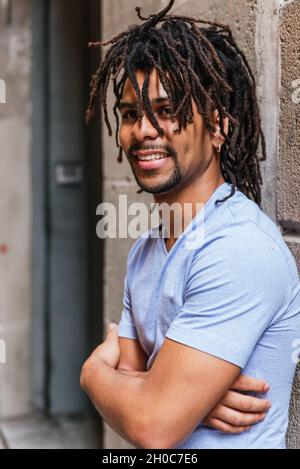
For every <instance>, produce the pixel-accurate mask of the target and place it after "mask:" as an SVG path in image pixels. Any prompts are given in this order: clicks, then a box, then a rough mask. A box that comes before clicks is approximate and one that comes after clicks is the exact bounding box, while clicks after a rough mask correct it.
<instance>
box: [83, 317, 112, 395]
mask: <svg viewBox="0 0 300 469" xmlns="http://www.w3.org/2000/svg"><path fill="white" fill-rule="evenodd" d="M119 360H120V346H119V340H118V326H117V324H113V323H111V324H109V326H108V328H107V333H106V338H105V340H104V342H103V343H102V344H101V345H99V347H97V348H96V349H95V350H94V351H93V353H92V354H91V355H90V357H89V358H88V359H87V360H86V362H85V364H84V365H83V367H82V370H81V376H80V386H81V387H82V388H83V389H85V383H86V378H87V376H88V374H89V372H90V371H91V370H92V369H93V368H97V363H99V362H100V361H102V362H105V363H106V364H107V365H108V366H110V367H112V368H117V366H118V363H119Z"/></svg>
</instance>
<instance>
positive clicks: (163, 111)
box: [158, 107, 171, 117]
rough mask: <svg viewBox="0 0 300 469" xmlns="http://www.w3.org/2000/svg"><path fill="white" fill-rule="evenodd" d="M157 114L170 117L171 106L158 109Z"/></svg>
mask: <svg viewBox="0 0 300 469" xmlns="http://www.w3.org/2000/svg"><path fill="white" fill-rule="evenodd" d="M158 113H159V115H162V116H163V117H170V115H171V108H170V107H163V108H161V109H160V110H159V111H158Z"/></svg>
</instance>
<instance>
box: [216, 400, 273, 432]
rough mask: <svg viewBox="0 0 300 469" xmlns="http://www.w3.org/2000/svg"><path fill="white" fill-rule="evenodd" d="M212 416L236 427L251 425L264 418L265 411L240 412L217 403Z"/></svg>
mask: <svg viewBox="0 0 300 469" xmlns="http://www.w3.org/2000/svg"><path fill="white" fill-rule="evenodd" d="M209 416H210V417H213V418H216V419H218V420H222V422H225V423H227V424H229V425H232V426H234V427H241V426H243V427H244V426H249V425H254V424H255V423H258V422H261V421H262V420H264V418H265V416H266V413H265V412H251V413H250V412H240V411H238V410H235V409H232V408H230V407H226V406H224V405H222V404H218V405H216V407H215V408H214V409H213V411H212V412H211V414H210V415H209Z"/></svg>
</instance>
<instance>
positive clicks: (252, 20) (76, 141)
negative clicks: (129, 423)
mask: <svg viewBox="0 0 300 469" xmlns="http://www.w3.org/2000/svg"><path fill="white" fill-rule="evenodd" d="M166 3H167V0H0V448H1V447H4V448H125V447H127V444H126V443H125V442H124V441H123V440H122V439H121V438H119V437H118V436H117V435H115V434H114V433H113V432H112V431H111V430H110V429H109V428H108V427H107V426H106V425H103V423H102V422H101V419H100V417H99V416H97V415H96V414H95V412H94V411H93V409H92V408H91V406H90V404H89V401H88V399H87V398H86V396H85V395H84V393H83V392H82V391H81V390H80V387H79V376H80V369H81V366H82V364H83V362H84V360H85V358H86V357H87V356H88V354H89V353H90V352H91V351H92V350H93V349H94V348H95V347H96V346H97V345H98V344H99V343H100V341H101V340H102V333H103V330H104V327H105V324H106V323H107V322H109V321H118V320H119V318H120V313H121V310H122V293H123V281H124V274H125V266H126V257H127V253H128V250H129V248H130V246H131V244H132V242H133V240H130V239H115V240H114V239H109V240H105V241H102V240H100V239H98V238H97V236H96V224H97V221H98V219H97V218H98V217H97V216H96V207H97V206H98V204H99V203H101V202H103V201H105V202H113V203H115V204H116V205H117V204H118V195H119V194H127V195H128V201H129V203H131V202H136V201H141V200H142V201H146V202H147V203H150V202H151V201H152V198H150V197H148V196H147V195H145V194H142V195H137V186H136V183H135V181H134V179H133V176H132V174H131V171H130V168H129V165H128V163H127V162H126V161H124V162H123V164H122V165H120V164H118V163H117V149H116V147H115V141H114V138H111V139H110V138H109V137H108V135H107V131H106V128H105V126H104V125H103V123H102V121H101V118H100V116H99V115H96V116H95V118H94V119H93V121H92V123H91V124H90V126H89V127H86V125H85V122H84V114H85V109H86V106H87V103H88V95H89V81H90V76H91V74H92V73H93V72H94V71H95V70H96V68H97V66H98V64H99V60H100V50H99V49H88V47H87V44H88V42H89V41H97V40H99V38H102V39H110V38H111V37H113V36H114V35H116V34H117V33H119V32H121V31H123V30H124V29H125V28H127V27H128V26H129V25H130V24H133V23H137V22H138V21H139V20H138V19H137V17H136V13H135V11H134V7H135V6H141V7H143V9H144V10H143V13H144V14H145V15H148V14H151V13H153V12H156V11H158V10H159V9H161V8H162V7H164V6H165V5H166ZM173 12H175V13H183V14H188V15H190V16H195V17H201V16H202V17H203V18H205V19H212V20H215V21H222V22H225V23H228V24H229V25H230V26H231V27H232V29H233V32H234V34H235V36H236V37H237V39H238V41H239V43H240V46H241V47H242V49H243V50H244V51H245V53H246V55H247V57H248V59H249V61H250V64H251V66H252V68H253V70H254V72H255V74H256V77H257V89H258V95H259V102H260V107H261V112H262V120H263V126H264V130H265V135H266V138H267V150H268V159H267V161H266V162H265V163H264V165H263V177H264V186H263V200H264V202H263V208H264V210H265V211H266V212H267V213H268V215H269V216H270V217H271V218H272V219H273V220H274V221H275V222H276V223H277V225H278V226H279V227H280V229H281V230H282V233H283V234H284V236H285V239H286V241H287V243H288V245H289V247H290V249H291V250H292V252H293V254H294V255H295V257H296V259H297V262H298V265H300V203H299V189H300V160H299V145H300V140H299V138H300V137H299V135H300V133H299V123H300V119H299V117H300V98H299V102H298V100H297V96H300V91H298V90H297V86H298V85H297V83H298V84H299V88H300V82H299V79H300V0H290V1H288V2H285V1H281V0H242V1H241V0H230V1H227V2H224V1H223V0H202V1H201V2H200V1H199V0H197V1H196V0H194V1H193V0H177V2H176V3H175V6H174V9H173ZM298 92H299V94H297V93H298ZM295 93H296V95H295ZM295 96H296V98H295ZM109 101H110V103H111V104H113V96H112V92H111V90H110V95H109ZM111 122H112V123H113V122H114V120H113V118H112V119H111ZM297 157H298V158H297ZM299 382H300V380H299V379H298V378H297V376H296V379H295V384H294V391H293V396H292V402H291V408H290V428H289V433H288V446H289V447H293V448H299V447H300V390H299V389H300V388H299V384H298V383H299ZM120 392H122V390H120Z"/></svg>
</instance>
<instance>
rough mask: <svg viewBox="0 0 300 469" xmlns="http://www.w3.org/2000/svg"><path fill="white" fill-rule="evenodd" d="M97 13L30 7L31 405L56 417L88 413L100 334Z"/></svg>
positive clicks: (46, 4)
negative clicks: (85, 377) (92, 116)
mask: <svg viewBox="0 0 300 469" xmlns="http://www.w3.org/2000/svg"><path fill="white" fill-rule="evenodd" d="M98 3H99V2H97V1H96V0H90V1H86V0H72V2H70V1H68V0H43V1H42V2H41V1H40V0H34V1H33V51H34V52H33V149H32V154H33V158H32V161H33V224H34V239H33V298H34V303H33V333H32V337H33V401H34V404H35V406H36V407H37V408H39V409H41V410H44V411H47V412H49V413H50V414H53V415H57V414H62V413H64V414H65V413H67V414H70V413H78V412H81V411H82V410H84V409H85V408H86V407H87V406H88V401H87V399H86V396H85V395H84V393H83V392H82V391H81V390H80V387H79V376H80V369H81V366H82V363H83V361H84V359H85V358H86V357H87V355H88V353H89V352H90V350H91V348H92V346H93V345H94V343H95V342H96V341H97V340H98V337H100V334H101V290H100V274H101V246H100V245H99V244H98V242H97V240H96V239H95V228H93V225H94V220H93V213H95V212H94V209H95V205H96V202H97V200H98V203H99V202H100V201H101V200H100V198H101V191H100V186H101V167H100V166H99V163H98V160H99V159H100V158H99V157H98V156H96V155H98V154H99V151H100V142H97V137H96V135H99V136H100V132H99V131H97V132H96V131H95V129H96V127H95V126H96V125H97V123H96V124H95V123H94V125H93V127H92V129H93V130H86V129H85V126H84V111H85V107H86V105H87V98H88V77H89V74H90V63H89V60H88V57H89V55H90V54H91V53H90V52H89V51H88V49H87V43H88V41H89V40H93V39H94V38H95V36H93V37H91V35H92V34H95V33H96V32H97V33H98V34H99V31H97V29H99V24H100V16H97V15H98V12H99V8H98ZM97 130H98V129H97ZM93 131H94V133H92V132H93ZM99 138H100V137H99ZM90 142H93V144H94V145H93V148H92V147H91V145H90ZM95 175H97V180H98V185H99V188H98V189H97V190H95V184H94V179H95ZM97 285H98V288H97ZM95 329H96V330H97V333H96V334H95V333H94V332H93V331H95ZM93 334H94V336H93ZM96 336H97V337H96Z"/></svg>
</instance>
